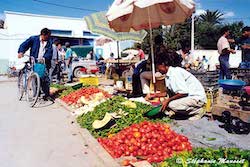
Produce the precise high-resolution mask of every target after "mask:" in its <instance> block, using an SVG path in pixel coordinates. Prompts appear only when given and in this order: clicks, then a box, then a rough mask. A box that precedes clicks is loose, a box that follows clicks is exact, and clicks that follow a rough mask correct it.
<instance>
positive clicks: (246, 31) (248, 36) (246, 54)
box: [238, 27, 250, 63]
mask: <svg viewBox="0 0 250 167" xmlns="http://www.w3.org/2000/svg"><path fill="white" fill-rule="evenodd" d="M238 43H239V44H240V46H241V50H242V62H248V63H249V62H250V27H244V28H243V29H242V37H241V39H240V40H239V41H238Z"/></svg>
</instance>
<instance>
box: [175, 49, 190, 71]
mask: <svg viewBox="0 0 250 167" xmlns="http://www.w3.org/2000/svg"><path fill="white" fill-rule="evenodd" d="M176 53H177V54H179V55H181V57H182V59H183V60H182V62H181V65H182V67H184V66H185V64H192V63H193V58H192V54H191V53H189V54H185V53H184V52H183V51H182V50H178V51H176ZM183 55H185V57H183Z"/></svg>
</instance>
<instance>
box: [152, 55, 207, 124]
mask: <svg viewBox="0 0 250 167" xmlns="http://www.w3.org/2000/svg"><path fill="white" fill-rule="evenodd" d="M166 54H168V53H164V52H163V53H162V55H161V56H160V57H161V59H162V60H159V61H158V62H156V63H157V64H156V65H157V70H158V71H159V72H160V73H162V74H163V75H165V83H166V87H167V88H168V90H169V95H170V94H172V96H171V95H170V96H169V98H167V99H166V100H164V101H163V102H162V107H161V111H164V112H165V114H167V115H170V116H171V115H173V114H175V113H177V112H178V113H181V114H186V115H190V116H192V117H190V118H189V120H198V119H200V118H201V117H202V116H203V115H204V111H203V108H202V107H203V105H204V104H205V103H206V101H207V99H206V94H205V90H204V88H203V86H202V85H201V83H200V81H199V80H198V79H197V78H196V77H195V76H193V75H192V74H191V73H189V72H188V71H186V70H185V69H183V68H180V67H173V64H172V63H173V60H172V59H170V57H174V56H171V55H168V56H166ZM166 57H167V59H166ZM149 96H150V97H149V98H155V97H166V96H167V93H157V94H151V95H149Z"/></svg>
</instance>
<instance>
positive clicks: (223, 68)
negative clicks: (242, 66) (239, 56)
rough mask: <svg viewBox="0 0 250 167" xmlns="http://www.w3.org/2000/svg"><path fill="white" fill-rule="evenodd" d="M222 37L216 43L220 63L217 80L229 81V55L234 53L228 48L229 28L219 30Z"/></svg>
mask: <svg viewBox="0 0 250 167" xmlns="http://www.w3.org/2000/svg"><path fill="white" fill-rule="evenodd" d="M221 34H222V36H221V37H220V39H219V40H218V42H217V48H218V52H219V54H220V56H219V62H220V76H219V79H224V78H225V77H226V79H231V78H232V77H231V73H230V70H229V55H230V53H233V54H234V53H236V52H235V50H233V49H231V48H230V45H229V41H228V39H227V38H228V36H229V34H230V32H229V27H228V26H225V27H223V28H222V29H221Z"/></svg>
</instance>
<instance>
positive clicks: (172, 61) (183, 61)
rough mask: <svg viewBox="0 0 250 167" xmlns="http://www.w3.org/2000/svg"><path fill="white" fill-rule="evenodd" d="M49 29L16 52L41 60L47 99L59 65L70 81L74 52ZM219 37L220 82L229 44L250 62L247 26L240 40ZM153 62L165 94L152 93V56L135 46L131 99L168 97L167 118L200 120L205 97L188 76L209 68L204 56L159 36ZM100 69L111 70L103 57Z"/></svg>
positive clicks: (224, 33) (226, 71)
mask: <svg viewBox="0 0 250 167" xmlns="http://www.w3.org/2000/svg"><path fill="white" fill-rule="evenodd" d="M50 34H51V32H50V30H49V29H47V28H44V29H42V30H41V33H40V35H38V36H32V37H30V38H29V39H27V40H26V41H24V42H23V43H22V44H21V45H20V47H19V50H18V57H19V58H21V57H22V56H23V54H24V53H25V52H26V51H27V50H28V49H30V56H32V57H34V58H35V62H36V63H39V62H40V61H39V60H40V59H43V60H44V61H43V63H44V64H45V66H46V71H45V75H44V77H43V78H42V80H43V84H42V89H43V92H44V93H45V96H44V98H45V99H46V98H48V97H49V86H50V83H51V82H52V76H53V75H56V79H57V81H56V82H57V83H60V81H61V75H60V73H61V66H62V64H64V66H65V67H66V70H67V74H68V82H72V80H73V77H72V59H73V51H72V49H71V48H70V43H69V42H66V43H65V47H66V51H64V49H63V48H62V43H61V42H60V41H59V40H54V41H52V39H51V38H50ZM221 34H222V36H221V37H220V39H219V40H218V43H217V47H218V52H219V54H220V56H219V62H220V79H224V78H226V79H230V78H231V75H230V71H229V55H230V54H231V53H233V54H234V53H235V50H234V49H231V48H230V43H237V44H238V45H239V46H240V47H241V49H242V63H241V65H240V67H242V66H249V62H250V27H244V28H243V30H242V37H241V38H240V39H236V40H232V39H229V38H228V37H229V34H230V32H229V28H228V27H224V28H222V29H221ZM153 47H154V60H155V64H156V67H157V68H156V71H157V72H156V73H155V76H156V80H164V81H165V90H166V91H165V92H164V93H153V94H152V93H151V91H150V82H151V81H152V78H153V73H152V68H151V67H152V66H151V64H152V60H151V55H149V56H148V59H145V54H144V52H143V50H142V49H141V46H140V45H138V46H137V50H138V54H137V55H136V56H137V57H138V58H139V63H137V64H136V65H135V66H134V68H133V75H132V87H133V88H132V90H133V91H132V94H131V95H130V97H138V96H144V97H145V99H146V100H150V99H152V98H154V97H168V98H165V100H164V101H163V102H162V108H161V110H162V111H164V112H165V113H166V114H168V115H173V114H175V113H182V114H187V115H192V117H190V119H191V120H195V119H199V118H200V117H201V116H202V114H203V110H202V106H203V105H204V104H205V103H206V94H205V90H204V88H203V86H202V85H201V83H200V81H198V79H197V78H196V77H195V76H194V75H192V74H191V73H190V71H191V70H198V69H201V68H202V69H203V70H207V69H208V68H209V61H208V59H207V58H206V56H203V57H202V59H200V58H199V57H198V58H197V59H195V60H194V59H193V56H192V53H191V52H190V45H189V42H188V41H185V40H183V41H182V42H181V49H180V50H178V51H174V50H171V49H169V48H167V46H166V45H164V43H163V38H162V36H160V35H158V36H156V37H155V39H154V46H153ZM93 55H94V54H93V51H91V52H89V53H88V55H87V57H86V59H89V60H91V59H93V57H94V56H93ZM109 59H114V54H113V53H111V54H110V58H109ZM98 62H99V66H100V70H101V72H102V73H105V72H107V70H106V69H112V68H110V66H112V64H106V63H105V61H104V59H103V57H102V56H100V57H99V59H98Z"/></svg>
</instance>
